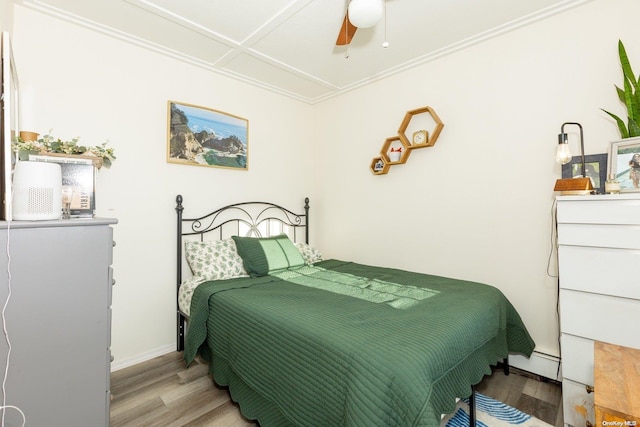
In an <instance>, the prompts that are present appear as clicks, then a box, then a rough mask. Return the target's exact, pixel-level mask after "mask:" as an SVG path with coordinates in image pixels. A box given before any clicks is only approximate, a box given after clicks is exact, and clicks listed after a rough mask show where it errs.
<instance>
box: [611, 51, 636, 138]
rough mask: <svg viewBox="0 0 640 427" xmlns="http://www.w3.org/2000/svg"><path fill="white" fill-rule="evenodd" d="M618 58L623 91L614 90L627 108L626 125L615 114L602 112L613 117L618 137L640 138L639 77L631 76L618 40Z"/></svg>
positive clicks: (627, 59)
mask: <svg viewBox="0 0 640 427" xmlns="http://www.w3.org/2000/svg"><path fill="white" fill-rule="evenodd" d="M618 56H619V57H620V65H621V66H622V74H623V77H624V89H621V88H619V87H618V86H615V88H616V91H617V93H618V98H620V101H621V102H622V103H623V104H624V105H625V107H627V124H625V122H624V121H623V120H622V119H621V118H620V117H618V116H616V115H615V114H613V113H611V112H609V111H607V110H605V109H603V108H602V111H604V112H605V113H607V114H608V115H610V116H611V117H613V119H614V120H615V121H616V123H617V124H618V129H619V131H620V136H622V138H623V139H625V138H631V137H634V136H640V126H639V124H640V93H638V86H639V85H640V76H638V78H637V79H636V77H635V74H633V71H632V70H631V64H630V63H629V58H628V57H627V51H626V50H625V48H624V44H623V43H622V40H618Z"/></svg>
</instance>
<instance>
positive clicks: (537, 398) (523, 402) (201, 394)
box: [111, 352, 563, 427]
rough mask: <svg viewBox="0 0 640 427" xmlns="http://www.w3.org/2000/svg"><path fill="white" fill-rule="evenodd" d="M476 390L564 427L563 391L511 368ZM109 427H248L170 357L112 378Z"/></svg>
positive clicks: (195, 368)
mask: <svg viewBox="0 0 640 427" xmlns="http://www.w3.org/2000/svg"><path fill="white" fill-rule="evenodd" d="M476 390H477V391H478V392H480V393H482V394H485V395H487V396H490V397H493V398H494V399H497V400H499V401H501V402H504V403H506V404H507V405H510V406H513V407H515V408H518V409H520V410H521V411H523V412H526V413H528V414H531V415H533V416H535V417H537V418H539V419H541V420H543V421H545V422H547V423H548V424H551V425H553V426H556V427H562V426H563V422H562V395H561V387H560V385H559V384H557V383H555V382H544V381H540V380H539V379H538V378H536V377H535V376H532V375H529V374H527V373H525V372H521V371H518V370H516V369H514V368H511V374H510V375H509V376H505V375H504V374H503V372H502V371H501V370H499V369H498V370H496V371H495V372H494V373H493V375H490V376H485V378H484V379H483V380H482V382H481V383H480V384H478V386H477V387H476ZM111 393H112V401H111V427H144V426H150V427H151V426H153V427H182V426H189V427H246V426H254V427H255V426H257V424H256V423H253V422H251V421H248V420H247V419H245V418H244V417H243V416H242V415H241V414H240V411H239V410H238V407H237V406H236V405H235V404H234V403H233V402H232V401H231V400H230V398H229V394H228V392H227V390H226V389H224V388H219V387H217V386H215V385H214V383H213V381H212V380H211V378H210V377H209V376H208V375H207V366H206V365H205V364H202V363H197V364H194V365H192V366H191V367H190V368H189V369H186V368H185V365H184V362H183V361H182V353H178V352H172V353H169V354H166V355H164V356H160V357H157V358H155V359H152V360H149V361H147V362H144V363H141V364H139V365H135V366H131V367H129V368H125V369H121V370H119V371H116V372H114V373H113V374H112V375H111Z"/></svg>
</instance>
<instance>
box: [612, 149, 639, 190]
mask: <svg viewBox="0 0 640 427" xmlns="http://www.w3.org/2000/svg"><path fill="white" fill-rule="evenodd" d="M611 174H613V175H614V176H615V178H616V179H617V180H618V182H619V183H620V191H621V192H623V193H633V192H640V137H636V138H626V139H622V140H620V141H614V142H612V143H611V154H610V156H609V175H611Z"/></svg>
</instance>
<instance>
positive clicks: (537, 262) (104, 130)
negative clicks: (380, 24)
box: [0, 0, 640, 366]
mask: <svg viewBox="0 0 640 427" xmlns="http://www.w3.org/2000/svg"><path fill="white" fill-rule="evenodd" d="M0 1H1V0H0ZM5 1H6V0H5ZM634 12H635V13H634ZM638 12H640V4H639V3H638V2H637V1H636V0H594V1H592V2H590V3H587V4H585V5H583V6H580V7H578V8H575V9H572V10H569V11H567V12H565V13H563V14H561V15H558V16H554V17H551V18H549V19H547V20H545V21H542V22H538V23H535V24H532V25H529V26H527V27H525V28H521V29H518V30H515V31H512V32H510V33H508V34H505V35H503V36H501V37H497V38H494V39H491V40H488V41H486V42H482V43H479V44H476V45H474V46H471V47H469V48H467V49H465V50H463V51H459V52H456V53H453V54H451V55H448V56H445V57H442V58H440V59H438V60H435V61H433V62H430V63H428V64H425V65H422V66H420V67H417V68H415V69H412V70H409V71H406V72H404V73H402V74H401V75H396V76H394V77H391V78H388V79H385V80H383V81H379V82H377V83H374V84H372V85H370V86H367V87H364V88H361V89H359V90H357V91H353V92H350V93H348V94H345V95H343V96H341V97H338V98H334V99H331V100H329V101H326V102H324V103H322V104H320V105H316V106H315V107H311V106H308V105H305V104H301V103H298V102H296V101H292V100H289V99H286V98H284V97H282V96H279V95H274V94H271V93H269V92H266V91H263V90H260V89H256V88H254V87H251V86H248V85H245V84H243V83H239V82H235V81H233V80H229V79H228V78H225V77H221V76H218V75H215V74H211V73H209V72H207V71H205V70H202V69H199V68H196V67H193V66H190V65H186V64H183V63H181V62H177V61H175V60H173V59H170V58H168V57H164V56H161V55H159V54H156V53H152V52H149V51H146V50H144V49H141V48H138V47H136V46H133V45H130V44H127V43H125V42H122V41H118V40H115V39H113V38H110V37H107V36H104V35H101V34H98V33H95V32H93V31H90V30H87V29H84V28H81V27H78V26H75V25H73V24H69V23H66V22H62V21H59V20H57V19H55V18H52V17H48V16H46V15H42V14H40V13H38V12H35V11H33V10H30V9H26V8H24V7H21V6H16V7H15V14H14V40H13V44H14V53H15V56H16V61H17V63H18V67H19V74H20V82H21V89H22V98H23V99H22V109H23V111H22V117H23V128H24V129H25V130H34V131H38V132H41V133H43V132H44V133H46V132H47V131H48V130H49V129H50V128H53V133H54V134H55V135H58V136H60V137H62V138H71V137H74V136H77V135H80V136H81V137H82V140H83V141H85V142H87V143H96V144H97V143H101V142H103V140H105V139H109V140H110V141H111V144H112V145H113V146H114V147H115V148H116V154H117V156H118V159H117V160H116V162H115V164H114V166H113V168H112V169H110V170H103V171H101V172H100V173H99V176H98V200H97V203H98V214H99V215H101V216H111V217H117V218H118V219H119V220H120V223H119V224H118V225H117V226H116V227H115V238H116V240H117V243H118V244H117V246H116V248H115V251H114V258H115V259H114V269H115V276H116V279H117V285H116V288H115V293H114V302H113V310H114V313H113V314H114V315H113V340H112V341H113V345H112V348H113V352H114V355H115V356H116V362H115V364H114V366H118V363H120V364H122V363H125V362H131V361H134V360H137V359H140V358H145V357H147V356H148V355H150V354H152V353H154V352H157V351H163V350H166V349H167V348H171V347H172V346H173V343H174V329H173V326H174V325H173V322H174V317H175V316H174V307H175V289H174V288H175V284H174V277H173V276H174V274H175V273H174V259H173V257H174V244H173V242H174V226H175V225H174V222H175V221H174V219H175V217H174V211H173V207H174V197H175V194H177V193H182V194H183V195H184V196H185V206H186V209H187V211H188V212H194V213H200V212H202V211H203V210H204V209H206V208H208V207H210V206H211V205H222V204H224V203H227V202H232V201H237V200H244V199H249V198H251V199H257V198H260V199H270V200H277V201H279V202H281V203H282V204H285V205H288V206H295V205H296V204H298V203H301V198H302V197H304V196H307V195H308V196H310V197H311V205H312V215H313V216H312V224H313V226H314V227H315V230H317V231H316V232H313V233H312V234H313V237H314V239H313V243H314V244H315V245H316V246H318V247H319V248H320V249H321V250H322V251H323V252H324V254H325V256H327V257H336V258H342V259H351V260H355V261H360V262H365V263H371V264H381V265H386V266H393V267H400V268H406V269H410V270H416V271H422V272H430V273H434V274H441V275H446V276H451V277H457V278H462V279H468V280H474V281H481V282H487V283H490V284H493V285H495V286H497V287H499V288H500V289H501V290H503V292H504V293H505V294H506V295H507V296H508V297H509V298H510V299H511V301H512V302H513V303H514V305H515V306H516V307H517V308H518V310H519V311H520V313H521V314H522V316H523V318H524V320H525V322H526V323H527V326H528V327H529V329H530V331H531V332H532V335H533V336H534V339H535V340H536V342H537V344H538V350H539V351H542V352H544V353H549V354H556V355H557V354H558V349H557V325H556V314H555V309H556V305H555V304H556V302H555V298H556V279H555V278H552V277H549V276H548V275H547V264H548V261H549V259H550V258H551V259H553V257H554V256H555V253H554V254H552V255H551V254H550V252H551V250H552V220H551V212H552V204H553V197H554V193H553V190H552V189H553V185H554V182H555V180H556V178H558V177H559V176H560V166H559V165H557V164H555V163H554V160H553V158H554V151H555V145H556V144H555V143H556V140H557V133H558V132H559V130H560V125H561V124H562V123H563V122H565V121H578V122H581V123H582V125H583V126H584V129H585V145H586V152H587V154H596V153H603V152H606V151H607V149H608V144H609V142H610V141H612V140H614V139H616V138H617V137H618V135H617V130H616V128H615V125H614V124H613V123H612V121H611V120H609V119H608V118H607V117H606V116H605V114H604V113H602V112H601V111H600V110H599V107H604V108H608V109H611V110H614V111H617V112H619V113H622V112H623V111H624V110H623V109H622V106H621V105H620V104H619V103H618V101H617V98H616V95H615V91H614V89H613V84H619V83H620V82H621V81H622V76H621V72H620V69H619V66H618V60H617V50H616V43H617V40H618V38H622V39H623V40H625V41H626V44H627V49H628V52H629V55H630V57H631V58H632V65H633V64H636V67H640V42H637V40H639V39H640V37H639V36H640V28H638V27H637V25H635V23H634V21H635V19H634V18H635V16H637V15H638ZM33 28H46V29H47V31H46V32H44V31H43V32H35V31H33V30H32V29H33ZM390 41H391V43H392V45H391V47H390V49H396V48H398V49H399V48H402V47H401V46H394V45H393V39H392V37H390ZM381 54H383V53H381ZM633 58H636V60H635V61H634V60H633ZM169 99H171V100H177V101H182V102H189V103H193V104H197V105H203V106H208V107H212V108H216V109H220V110H223V111H227V112H229V113H232V114H236V115H239V116H243V117H246V118H248V119H249V121H250V145H249V147H250V159H249V171H248V172H241V171H229V170H224V169H215V168H198V167H188V166H181V165H174V164H167V163H166V161H165V155H166V152H165V144H166V114H167V113H166V103H167V100H169ZM425 105H430V106H432V107H433V108H434V109H435V110H436V111H437V113H438V114H439V115H440V117H441V119H442V120H443V122H444V123H445V128H444V130H443V132H442V134H441V136H440V139H439V141H438V143H437V144H436V146H435V147H433V148H428V149H422V150H417V151H415V152H413V153H412V154H411V156H410V158H409V161H408V162H407V164H405V165H402V166H394V167H392V168H391V170H390V172H389V173H388V174H387V175H384V176H374V175H373V174H372V173H371V172H370V170H369V165H370V163H371V159H372V158H373V157H375V156H377V155H379V150H380V146H381V145H382V143H383V142H384V140H385V138H387V137H389V136H393V135H395V133H396V131H397V128H398V126H399V124H400V121H401V120H402V118H403V117H404V114H405V112H406V111H407V110H410V109H414V108H417V107H421V106H425ZM309 129H313V130H314V132H315V134H314V138H313V139H312V140H309V137H308V135H309V132H308V130H309ZM568 130H569V131H570V132H572V130H571V129H568ZM571 137H572V138H573V139H572V148H573V149H575V148H577V145H576V140H577V135H576V134H575V133H572V134H571ZM312 164H315V165H316V167H315V168H312V167H311V165H312ZM310 171H311V172H310ZM285 184H286V186H285ZM283 186H285V188H286V189H287V190H286V191H284V192H283V191H282V187H283ZM549 270H550V271H551V272H552V273H555V270H556V266H555V263H554V262H553V261H552V262H551V266H550V268H549Z"/></svg>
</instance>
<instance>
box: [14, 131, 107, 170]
mask: <svg viewBox="0 0 640 427" xmlns="http://www.w3.org/2000/svg"><path fill="white" fill-rule="evenodd" d="M79 140H80V138H79V137H76V138H73V139H72V140H70V141H63V140H61V139H60V138H55V137H53V136H51V135H44V136H43V137H42V138H40V139H38V140H36V141H25V140H23V139H22V138H20V137H19V136H18V137H16V138H15V139H14V141H13V144H12V149H13V151H17V152H31V153H56V154H73V155H82V156H93V157H99V158H100V159H101V160H102V162H101V163H102V165H101V166H104V167H105V168H107V169H108V168H110V167H111V164H112V163H113V161H114V160H115V159H116V156H115V155H114V150H113V148H110V147H107V144H108V143H109V142H108V141H107V142H103V143H102V144H100V145H96V146H93V147H91V146H88V145H81V144H80V143H79Z"/></svg>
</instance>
